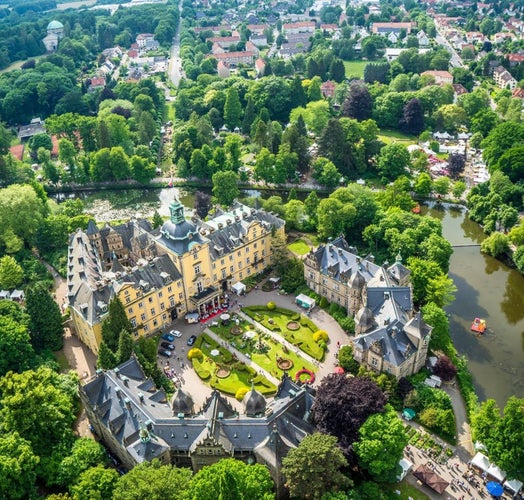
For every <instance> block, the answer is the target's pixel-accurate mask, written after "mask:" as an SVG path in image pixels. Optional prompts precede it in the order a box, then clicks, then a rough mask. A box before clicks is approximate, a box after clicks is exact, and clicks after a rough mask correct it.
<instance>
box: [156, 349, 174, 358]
mask: <svg viewBox="0 0 524 500" xmlns="http://www.w3.org/2000/svg"><path fill="white" fill-rule="evenodd" d="M158 354H159V355H160V356H164V358H170V357H171V351H168V350H167V349H159V350H158Z"/></svg>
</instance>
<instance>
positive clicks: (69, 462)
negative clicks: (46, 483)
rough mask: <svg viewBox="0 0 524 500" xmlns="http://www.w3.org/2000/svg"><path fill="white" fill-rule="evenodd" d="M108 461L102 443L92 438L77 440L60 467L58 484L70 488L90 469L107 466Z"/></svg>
mask: <svg viewBox="0 0 524 500" xmlns="http://www.w3.org/2000/svg"><path fill="white" fill-rule="evenodd" d="M106 460H107V454H106V451H105V449H104V447H103V446H102V445H101V444H100V443H98V442H97V441H94V440H93V439H90V438H80V439H77V440H76V441H75V443H74V444H73V448H72V449H71V453H70V454H69V455H68V456H67V457H65V458H64V459H63V460H62V462H61V463H60V466H59V467H58V483H59V484H61V485H62V486H70V485H72V484H74V483H76V482H77V480H78V478H79V476H80V474H82V472H84V471H85V470H87V469H89V468H90V467H96V466H97V465H105V463H106Z"/></svg>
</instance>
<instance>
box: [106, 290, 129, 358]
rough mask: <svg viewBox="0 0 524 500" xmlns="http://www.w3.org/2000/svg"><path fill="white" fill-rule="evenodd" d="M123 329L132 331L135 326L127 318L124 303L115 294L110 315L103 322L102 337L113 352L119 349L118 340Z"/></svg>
mask: <svg viewBox="0 0 524 500" xmlns="http://www.w3.org/2000/svg"><path fill="white" fill-rule="evenodd" d="M122 330H124V331H126V332H129V333H131V332H132V331H133V326H132V325H131V322H130V321H129V319H128V318H127V315H126V311H125V309H124V305H123V304H122V302H121V301H120V299H119V298H118V297H117V296H115V297H114V298H112V299H111V301H110V302H109V308H108V315H107V317H106V318H105V319H104V322H103V323H102V339H103V340H104V342H105V343H106V344H107V347H109V349H110V350H111V351H113V352H116V350H117V349H118V340H119V338H120V333H121V332H122Z"/></svg>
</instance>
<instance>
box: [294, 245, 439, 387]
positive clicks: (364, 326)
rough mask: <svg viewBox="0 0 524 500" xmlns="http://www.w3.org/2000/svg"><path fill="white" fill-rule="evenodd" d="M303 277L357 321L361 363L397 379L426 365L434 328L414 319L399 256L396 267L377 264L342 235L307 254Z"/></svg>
mask: <svg viewBox="0 0 524 500" xmlns="http://www.w3.org/2000/svg"><path fill="white" fill-rule="evenodd" d="M304 276H305V279H306V282H307V285H308V287H309V288H311V289H312V290H313V291H314V292H316V293H318V294H319V295H320V296H322V297H325V298H326V299H327V300H328V301H330V302H334V303H336V304H339V305H341V306H342V307H344V308H346V310H347V312H348V315H349V316H353V317H354V318H355V334H356V336H355V337H354V338H353V340H352V344H353V349H354V356H355V359H356V360H357V361H359V362H360V363H361V364H364V365H365V366H366V367H367V368H368V369H371V370H375V371H378V372H386V373H389V374H391V375H394V376H395V377H397V378H399V377H403V376H407V375H412V374H413V373H416V372H417V371H419V370H420V368H422V367H423V366H424V363H425V360H426V356H427V349H428V342H429V338H430V334H431V328H430V327H428V326H427V325H426V324H425V323H424V322H423V320H422V318H421V316H420V314H419V313H417V314H416V315H415V316H414V315H413V300H412V294H411V287H410V280H409V277H410V271H409V269H407V268H406V267H405V266H403V265H402V260H401V258H400V256H399V257H397V260H396V262H395V263H394V264H393V265H388V264H385V265H383V266H378V265H377V264H375V263H374V258H373V256H368V257H367V258H366V259H362V258H360V257H359V256H358V255H357V254H356V251H355V249H354V248H352V247H350V246H349V245H348V244H347V242H346V240H345V239H344V238H343V237H342V236H341V237H339V238H337V239H335V240H333V241H332V242H330V243H328V244H327V245H321V246H319V247H318V248H317V249H316V250H312V251H311V252H310V253H309V254H308V255H307V256H306V258H305V260H304Z"/></svg>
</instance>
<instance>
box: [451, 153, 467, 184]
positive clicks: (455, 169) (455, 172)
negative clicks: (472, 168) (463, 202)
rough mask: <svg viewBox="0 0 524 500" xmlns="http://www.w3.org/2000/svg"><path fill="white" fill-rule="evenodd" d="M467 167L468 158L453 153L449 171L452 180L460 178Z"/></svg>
mask: <svg viewBox="0 0 524 500" xmlns="http://www.w3.org/2000/svg"><path fill="white" fill-rule="evenodd" d="M465 167H466V157H465V155H463V154H460V153H457V152H455V151H454V152H452V153H450V155H449V157H448V171H449V175H450V177H451V178H452V179H457V178H458V177H460V175H461V174H462V172H464V168H465Z"/></svg>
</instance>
